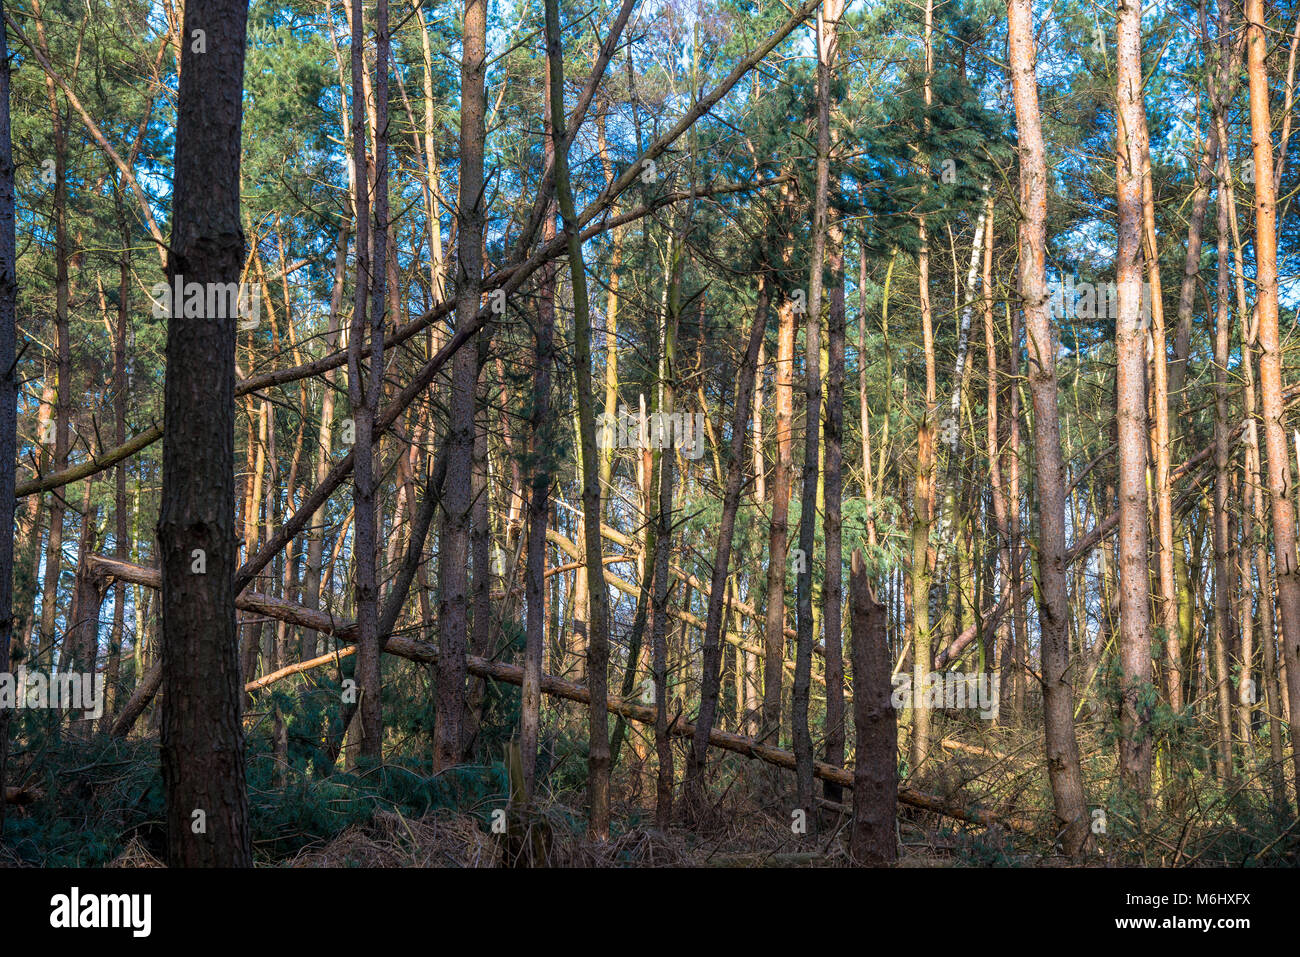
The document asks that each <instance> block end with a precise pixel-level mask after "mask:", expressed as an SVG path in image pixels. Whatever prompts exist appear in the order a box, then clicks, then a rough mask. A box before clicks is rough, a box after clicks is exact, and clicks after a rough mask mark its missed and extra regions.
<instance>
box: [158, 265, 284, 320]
mask: <svg viewBox="0 0 1300 957" xmlns="http://www.w3.org/2000/svg"><path fill="white" fill-rule="evenodd" d="M150 292H151V293H152V295H153V316H154V318H155V319H166V318H168V317H169V316H171V315H173V314H175V315H176V316H179V317H181V318H184V319H234V318H238V319H239V320H240V321H239V328H240V329H243V330H248V329H256V328H257V324H258V323H259V322H260V321H261V317H262V286H261V284H260V283H250V282H203V283H200V282H186V281H185V277H184V276H175V277H173V278H172V283H171V285H170V286H169V285H168V284H167V283H165V282H159V283H154V286H153V288H152V289H151V290H150ZM173 310H175V312H174V313H173Z"/></svg>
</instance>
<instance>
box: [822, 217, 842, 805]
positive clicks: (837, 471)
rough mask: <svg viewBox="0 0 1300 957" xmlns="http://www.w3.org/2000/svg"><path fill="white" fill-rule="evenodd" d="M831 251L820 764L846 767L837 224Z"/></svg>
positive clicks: (826, 785)
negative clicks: (823, 702)
mask: <svg viewBox="0 0 1300 957" xmlns="http://www.w3.org/2000/svg"><path fill="white" fill-rule="evenodd" d="M828 236H829V239H830V248H829V250H828V256H827V259H828V260H829V265H830V279H831V286H830V308H829V309H828V310H827V319H826V358H827V367H826V422H825V431H826V457H825V466H826V470H825V476H824V479H823V485H824V487H825V508H826V512H825V517H824V518H823V528H824V535H825V538H826V580H825V583H824V584H823V586H822V607H823V612H822V620H823V621H824V622H825V625H824V627H825V640H824V642H823V644H824V648H825V660H826V741H825V746H824V750H823V752H822V757H823V760H825V761H826V763H827V764H831V765H834V766H835V767H837V768H839V767H843V766H844V644H843V615H844V592H843V589H844V586H843V584H842V582H843V577H844V572H843V557H842V556H843V544H842V533H841V516H840V507H841V506H840V502H841V498H842V492H843V487H844V479H843V473H842V469H843V462H844V227H843V225H842V224H841V223H839V222H836V223H833V224H831V225H830V227H829V229H828ZM822 793H823V794H824V795H825V797H826V800H828V801H832V802H834V803H836V804H838V803H839V802H840V801H841V800H842V799H843V796H844V792H843V789H842V788H841V787H840V786H839V785H837V784H836V783H835V782H833V781H823V782H822Z"/></svg>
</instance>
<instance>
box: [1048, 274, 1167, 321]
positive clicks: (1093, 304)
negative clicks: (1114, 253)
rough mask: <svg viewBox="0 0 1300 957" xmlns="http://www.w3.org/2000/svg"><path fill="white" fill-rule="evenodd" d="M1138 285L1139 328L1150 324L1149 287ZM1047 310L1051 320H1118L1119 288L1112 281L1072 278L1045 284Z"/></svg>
mask: <svg viewBox="0 0 1300 957" xmlns="http://www.w3.org/2000/svg"><path fill="white" fill-rule="evenodd" d="M1133 285H1134V286H1138V285H1141V290H1140V292H1139V290H1137V289H1134V292H1135V293H1139V295H1140V296H1141V302H1142V319H1141V322H1140V323H1139V327H1140V328H1142V329H1146V328H1147V327H1148V326H1150V325H1151V284H1150V283H1147V282H1144V283H1141V284H1139V283H1136V282H1135V283H1134V284H1133ZM1047 311H1048V312H1049V313H1050V314H1051V316H1052V318H1053V319H1118V318H1119V286H1118V285H1117V284H1116V283H1114V282H1098V283H1092V282H1078V281H1077V280H1076V279H1075V278H1074V276H1073V275H1070V276H1066V277H1065V279H1064V280H1059V279H1053V280H1052V281H1050V282H1049V283H1048V284H1047Z"/></svg>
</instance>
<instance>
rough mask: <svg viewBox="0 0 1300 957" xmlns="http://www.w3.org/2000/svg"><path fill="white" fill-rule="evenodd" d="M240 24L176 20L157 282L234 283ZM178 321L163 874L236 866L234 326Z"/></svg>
mask: <svg viewBox="0 0 1300 957" xmlns="http://www.w3.org/2000/svg"><path fill="white" fill-rule="evenodd" d="M247 15H248V8H247V5H246V0H190V2H189V3H188V4H187V5H186V8H185V20H184V24H185V26H184V35H185V37H187V38H188V37H190V36H191V35H192V34H193V31H195V30H203V31H204V36H205V38H206V52H204V53H196V52H194V51H195V46H194V44H193V43H186V44H184V45H183V49H182V51H181V63H182V70H181V76H180V89H179V95H178V101H177V126H176V159H175V187H174V193H173V206H172V235H171V242H170V245H169V251H168V254H167V278H168V280H169V281H172V280H174V279H175V277H177V276H183V277H184V280H185V282H187V283H188V282H198V283H209V282H212V283H230V282H238V281H239V280H240V278H241V270H242V267H243V265H244V236H243V231H242V229H241V227H240V216H239V161H240V124H241V120H242V93H243V76H244V40H245V24H246V20H247ZM180 313H181V303H179V302H173V303H172V308H171V315H170V318H169V319H168V322H167V372H166V383H165V402H166V420H167V423H168V428H167V431H166V435H165V436H164V438H163V478H162V498H161V504H160V509H159V516H158V548H159V556H160V558H161V560H162V633H163V647H162V680H163V681H164V682H165V683H166V685H167V694H166V695H165V696H164V698H163V702H162V729H161V730H162V776H163V789H164V793H165V795H166V803H167V860H168V863H169V864H170V865H171V866H175V867H214V866H216V867H220V866H227V867H230V866H234V867H238V866H249V865H250V864H251V861H252V853H251V843H250V831H249V823H248V794H247V785H246V783H245V780H244V735H243V729H242V727H241V724H240V713H239V712H240V693H241V682H240V679H239V661H238V655H237V653H238V639H237V635H236V631H235V588H234V575H235V567H236V563H237V558H238V556H237V543H236V539H235V523H234V517H235V489H234V473H235V469H234V415H235V396H234V388H235V321H236V317H235V316H234V315H228V316H225V317H215V316H209V317H205V318H203V319H201V320H198V321H196V320H195V319H194V318H185V317H184V316H183V314H180ZM200 560H201V561H202V564H197V562H199V561H200ZM200 568H201V569H202V573H200V572H199V569H200ZM196 812H202V814H201V815H199V814H196ZM200 821H202V824H203V826H202V827H200Z"/></svg>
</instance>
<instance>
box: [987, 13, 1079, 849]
mask: <svg viewBox="0 0 1300 957" xmlns="http://www.w3.org/2000/svg"><path fill="white" fill-rule="evenodd" d="M1007 37H1008V47H1009V60H1010V65H1011V82H1012V90H1013V95H1014V97H1015V102H1016V129H1017V131H1018V135H1019V144H1020V208H1021V210H1022V217H1023V218H1022V219H1021V221H1020V270H1019V292H1020V299H1021V304H1022V308H1023V310H1024V314H1025V331H1026V333H1027V338H1028V342H1029V390H1030V395H1031V396H1032V398H1033V403H1034V466H1035V471H1036V474H1037V478H1038V569H1039V579H1040V597H1039V601H1038V629H1039V635H1040V641H1041V648H1042V652H1041V655H1042V678H1043V725H1044V730H1045V735H1046V752H1047V774H1048V779H1049V780H1050V782H1051V785H1052V800H1053V804H1054V806H1055V810H1056V822H1057V830H1058V832H1059V833H1060V835H1061V842H1062V845H1063V847H1064V849H1065V852H1066V853H1067V854H1069V855H1070V856H1071V857H1074V856H1078V855H1079V854H1081V853H1082V852H1083V847H1084V844H1085V843H1086V842H1087V840H1088V833H1089V832H1088V819H1087V813H1086V808H1085V806H1084V796H1083V774H1082V771H1081V770H1080V767H1079V744H1078V742H1077V741H1076V740H1075V736H1074V682H1073V679H1072V668H1071V666H1070V641H1069V615H1070V609H1069V603H1068V597H1067V595H1066V587H1065V463H1064V461H1063V460H1062V458H1061V433H1060V420H1059V417H1058V414H1057V385H1056V342H1055V339H1054V336H1053V331H1052V327H1051V321H1050V319H1049V318H1048V314H1047V288H1046V279H1047V277H1046V275H1045V266H1046V255H1047V235H1046V223H1047V167H1046V159H1045V156H1044V150H1043V134H1042V126H1041V121H1040V118H1039V113H1038V83H1037V79H1036V76H1035V61H1036V56H1035V52H1034V40H1033V16H1032V13H1031V10H1030V0H1010V2H1008V4H1007Z"/></svg>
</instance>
